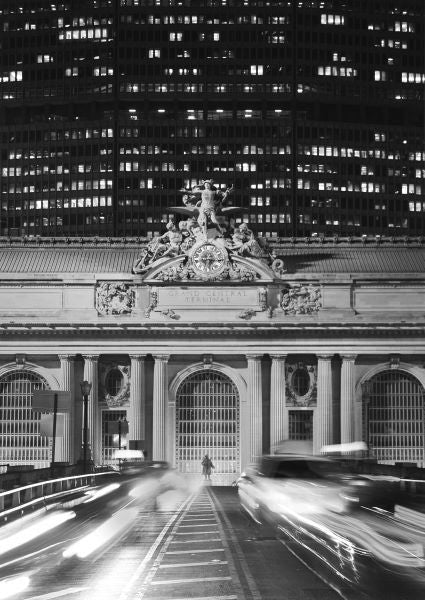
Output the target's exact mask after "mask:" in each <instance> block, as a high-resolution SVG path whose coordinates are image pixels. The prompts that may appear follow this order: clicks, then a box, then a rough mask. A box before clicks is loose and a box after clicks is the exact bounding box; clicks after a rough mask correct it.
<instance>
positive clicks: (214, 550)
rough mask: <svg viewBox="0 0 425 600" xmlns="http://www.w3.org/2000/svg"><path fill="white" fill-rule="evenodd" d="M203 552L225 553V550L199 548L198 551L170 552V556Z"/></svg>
mask: <svg viewBox="0 0 425 600" xmlns="http://www.w3.org/2000/svg"><path fill="white" fill-rule="evenodd" d="M203 552H224V548H208V549H205V548H203V549H202V548H198V549H197V550H170V551H169V552H167V555H168V554H201V553H203Z"/></svg>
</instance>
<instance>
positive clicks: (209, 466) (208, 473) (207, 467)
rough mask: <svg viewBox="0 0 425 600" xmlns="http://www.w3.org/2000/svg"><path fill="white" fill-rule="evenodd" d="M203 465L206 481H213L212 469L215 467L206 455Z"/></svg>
mask: <svg viewBox="0 0 425 600" xmlns="http://www.w3.org/2000/svg"><path fill="white" fill-rule="evenodd" d="M201 465H202V475H203V476H204V479H211V469H214V468H215V467H214V465H213V463H212V460H211V459H210V457H209V456H208V454H205V456H204V458H203V459H202V462H201Z"/></svg>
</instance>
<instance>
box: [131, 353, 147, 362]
mask: <svg viewBox="0 0 425 600" xmlns="http://www.w3.org/2000/svg"><path fill="white" fill-rule="evenodd" d="M129 357H130V358H131V360H136V361H137V362H143V361H144V360H145V359H146V354H129Z"/></svg>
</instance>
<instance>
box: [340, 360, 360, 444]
mask: <svg viewBox="0 0 425 600" xmlns="http://www.w3.org/2000/svg"><path fill="white" fill-rule="evenodd" d="M341 358H342V365H341V444H349V443H350V442H354V441H355V440H354V436H355V434H354V401H355V377H354V371H355V366H354V363H355V361H356V355H355V354H350V355H343V356H341Z"/></svg>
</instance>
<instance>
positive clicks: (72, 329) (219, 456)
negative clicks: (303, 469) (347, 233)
mask: <svg viewBox="0 0 425 600" xmlns="http://www.w3.org/2000/svg"><path fill="white" fill-rule="evenodd" d="M0 248H1V252H0V272H1V277H0V336H1V344H0V355H1V356H0V426H1V430H2V445H1V448H0V464H10V465H16V464H27V465H34V466H35V467H36V468H39V467H44V466H48V465H49V463H50V460H51V438H49V437H46V436H44V435H41V434H40V422H41V418H42V415H41V414H40V413H39V412H37V411H33V410H32V408H31V406H32V396H33V393H34V390H37V389H50V390H62V391H63V390H65V391H69V392H70V395H69V398H70V400H69V405H68V406H67V407H66V409H64V412H63V431H62V432H61V437H58V438H57V441H56V456H55V459H56V461H59V462H63V463H70V464H72V463H75V462H76V461H77V460H78V459H80V458H81V448H82V437H83V436H82V430H83V398H82V395H81V390H80V383H81V382H82V381H88V382H89V383H91V391H90V395H89V398H88V423H87V427H88V441H89V445H90V453H91V457H92V458H93V461H94V463H95V464H97V465H102V464H108V463H113V462H115V461H116V458H115V456H116V451H117V449H118V445H119V444H120V445H121V447H122V448H127V449H137V450H143V452H144V454H145V456H146V457H147V458H149V459H153V460H164V461H167V462H169V463H170V465H172V466H173V467H175V468H176V469H177V470H179V471H181V472H184V473H193V474H199V473H200V472H201V466H200V463H201V460H202V457H203V455H204V454H205V453H208V454H209V455H210V456H211V458H212V460H213V463H214V465H215V474H214V480H215V483H216V484H230V483H231V482H232V481H234V479H235V478H236V477H237V476H238V474H239V473H240V472H241V471H242V470H243V469H244V467H245V466H247V465H248V464H249V463H251V462H252V461H254V460H255V459H256V458H257V457H258V456H259V455H261V454H262V453H268V452H275V451H277V450H279V449H280V448H281V447H282V445H285V443H288V444H289V445H290V444H293V446H294V447H296V448H297V449H302V451H306V452H313V453H315V454H318V453H320V452H321V449H322V448H323V447H324V446H327V445H331V444H338V443H350V442H356V441H364V442H366V444H367V445H368V448H369V452H370V455H371V456H373V457H375V458H376V459H377V460H378V461H381V462H386V463H392V464H394V463H399V462H401V463H403V462H406V463H416V464H418V465H419V466H423V465H424V461H425V457H424V452H425V431H424V422H425V419H424V416H425V412H424V411H425V409H424V389H425V368H424V366H425V338H424V332H425V273H424V264H425V262H424V259H425V246H424V244H423V241H422V240H408V239H395V240H383V239H375V238H373V239H372V238H370V239H368V238H359V239H338V238H332V239H327V238H325V239H320V240H319V239H302V240H301V239H292V240H289V239H288V240H276V241H274V243H273V244H271V243H270V247H266V245H264V244H261V243H259V240H257V239H256V238H255V236H254V235H253V234H252V232H251V231H250V230H249V228H248V227H247V226H244V227H243V226H240V227H239V228H237V229H236V230H235V232H234V234H233V237H232V238H231V240H230V241H229V240H228V239H227V241H226V236H223V235H222V232H220V231H219V229H218V228H217V229H215V231H214V233H211V230H210V229H208V230H207V228H206V227H205V226H204V227H203V228H201V230H199V228H198V227H197V224H196V223H195V222H194V221H193V222H192V223H189V222H185V224H184V225H183V226H180V227H179V228H176V227H175V226H174V225H173V224H172V223H171V224H170V225H169V227H168V229H167V232H166V234H164V235H163V236H161V238H158V239H155V240H154V241H153V242H149V243H148V244H146V242H143V241H141V240H136V239H131V240H130V239H123V240H120V239H93V238H91V239H84V238H82V239H68V240H65V239H40V238H39V239H15V240H14V239H2V240H0ZM124 419H125V420H126V421H127V422H128V434H125V435H122V436H120V439H118V436H117V433H116V432H117V429H116V423H118V422H121V423H122V422H123V421H124ZM111 423H114V424H115V425H113V426H111ZM123 431H125V429H123Z"/></svg>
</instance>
